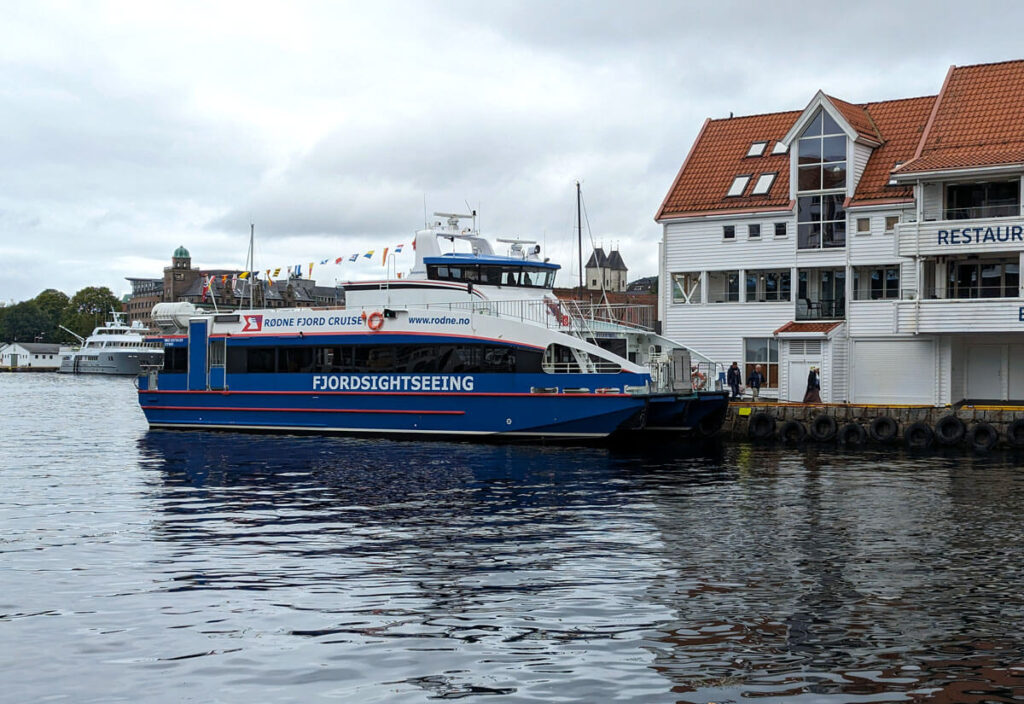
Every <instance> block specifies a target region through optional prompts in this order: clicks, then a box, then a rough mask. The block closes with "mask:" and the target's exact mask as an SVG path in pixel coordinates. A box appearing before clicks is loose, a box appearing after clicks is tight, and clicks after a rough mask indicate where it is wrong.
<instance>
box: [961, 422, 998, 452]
mask: <svg viewBox="0 0 1024 704" xmlns="http://www.w3.org/2000/svg"><path fill="white" fill-rule="evenodd" d="M997 442H999V431H998V430H996V429H995V427H993V426H992V425H991V424H989V423H975V424H974V425H972V426H971V429H970V430H968V431H967V444H968V445H970V446H971V449H972V450H974V451H975V452H988V451H989V450H991V449H992V448H993V447H995V446H996V443H997Z"/></svg>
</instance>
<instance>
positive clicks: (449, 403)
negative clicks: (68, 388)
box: [139, 213, 727, 438]
mask: <svg viewBox="0 0 1024 704" xmlns="http://www.w3.org/2000/svg"><path fill="white" fill-rule="evenodd" d="M437 215H439V216H440V217H442V218H444V219H443V220H441V221H438V222H436V223H434V224H433V225H432V226H431V227H428V228H426V229H424V230H421V231H419V232H417V233H416V238H415V249H416V261H415V264H414V266H413V268H412V270H411V271H410V272H409V273H408V275H407V276H398V275H396V276H390V277H386V278H385V279H383V280H379V281H359V282H350V283H347V284H345V285H344V288H345V301H346V304H345V306H344V307H343V308H320V309H317V308H303V309H294V310H282V309H268V310H238V311H235V312H231V313H220V312H201V311H198V310H195V309H194V308H192V307H191V306H190V305H189V304H181V303H178V304H160V305H158V306H156V307H155V308H154V311H153V319H154V322H155V323H156V324H157V325H158V326H159V327H160V328H161V330H162V332H163V335H162V336H161V338H162V341H163V343H164V345H165V350H166V351H165V361H164V365H163V369H162V370H160V371H153V372H152V373H150V374H147V375H145V376H143V377H141V378H140V380H139V400H140V404H141V406H142V408H143V410H144V411H145V413H146V417H147V419H148V421H149V423H150V425H151V426H153V427H177V428H220V429H255V430H276V431H307V432H344V433H382V434H430V435H448V436H508V437H533V438H600V437H606V436H608V435H611V434H613V433H618V432H627V431H632V430H640V429H653V428H670V429H675V430H694V429H699V430H700V431H702V432H704V433H712V432H714V431H716V430H717V429H718V427H719V426H720V425H721V422H722V419H723V418H724V412H725V406H726V403H727V400H726V397H725V394H724V393H722V392H713V391H699V390H695V389H694V388H693V385H692V376H691V368H692V367H691V361H692V360H691V356H690V353H689V350H686V349H685V348H682V347H680V346H674V347H672V348H671V349H669V348H667V347H666V346H658V348H657V349H655V345H653V344H651V345H647V346H646V347H644V350H643V355H642V358H639V357H637V355H635V354H634V355H633V357H634V358H633V359H630V358H629V356H628V355H622V354H618V353H617V352H616V351H614V350H612V349H610V348H609V346H608V345H602V344H600V341H601V339H602V338H601V337H599V336H598V334H597V331H596V330H594V324H595V323H596V322H597V321H596V320H592V319H588V318H587V317H586V316H584V315H582V311H581V309H580V308H579V307H578V306H576V305H574V304H571V303H567V302H563V301H560V300H559V299H558V298H556V297H555V296H554V293H553V287H554V280H555V275H556V273H557V271H558V269H559V266H558V265H557V264H553V263H551V262H549V261H547V260H545V259H542V258H541V256H540V247H539V246H538V245H537V244H536V243H535V242H530V241H525V240H519V239H516V240H503V241H499V244H502V245H506V246H507V248H508V252H507V253H506V254H498V253H496V252H495V251H494V249H493V248H492V245H491V243H490V242H489V241H488V240H486V239H484V238H482V237H481V236H480V235H479V233H478V232H477V231H476V228H475V227H462V226H461V224H460V220H464V219H467V218H470V217H472V216H461V215H458V214H450V213H442V214H437ZM623 330H626V331H630V333H631V334H633V335H634V336H635V337H636V338H637V339H640V338H641V337H642V336H643V335H648V336H649V335H653V333H652V332H651V331H647V330H643V329H641V328H639V327H638V328H636V329H631V328H629V327H628V326H624V325H620V326H619V328H618V329H617V332H616V334H618V335H623V334H625V333H623ZM606 332H607V331H605V333H606ZM640 346H644V345H643V343H634V347H635V348H636V349H639V347H640Z"/></svg>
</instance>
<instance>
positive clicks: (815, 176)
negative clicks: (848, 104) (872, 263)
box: [797, 110, 847, 249]
mask: <svg viewBox="0 0 1024 704" xmlns="http://www.w3.org/2000/svg"><path fill="white" fill-rule="evenodd" d="M846 141H847V138H846V135H845V133H844V132H843V131H842V129H840V127H839V125H838V124H837V123H836V121H835V120H833V119H832V117H831V116H830V115H829V114H828V113H827V112H825V111H824V110H819V111H818V114H817V115H815V117H814V119H813V120H812V121H811V124H810V125H808V127H807V129H805V130H804V132H803V134H802V135H800V141H799V142H798V143H797V191H798V192H800V193H803V194H808V193H809V192H812V191H819V192H820V191H838V192H833V193H818V194H814V195H800V196H798V197H797V237H798V239H797V248H798V249H819V248H826V247H845V246H846V211H845V209H844V208H843V202H844V201H845V199H846V198H845V196H846Z"/></svg>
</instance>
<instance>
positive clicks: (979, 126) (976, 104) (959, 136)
mask: <svg viewBox="0 0 1024 704" xmlns="http://www.w3.org/2000/svg"><path fill="white" fill-rule="evenodd" d="M1022 94H1024V61H1004V62H1002V63H996V64H979V65H976V66H959V67H953V68H951V69H950V71H949V74H948V75H947V77H946V83H945V85H943V87H942V92H941V93H940V94H939V97H938V99H937V101H936V104H935V108H934V111H933V115H932V118H931V121H930V124H929V125H928V129H927V131H926V133H925V134H924V136H923V138H922V139H921V141H920V144H919V145H918V152H917V155H916V158H915V159H913V160H912V161H909V162H908V163H907V164H905V165H903V166H902V167H900V169H899V173H915V172H921V171H937V170H945V169H962V168H971V167H974V166H996V165H1000V164H1021V163H1024V100H1021V95H1022Z"/></svg>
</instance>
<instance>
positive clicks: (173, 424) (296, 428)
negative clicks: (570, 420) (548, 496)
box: [149, 421, 610, 438]
mask: <svg viewBox="0 0 1024 704" xmlns="http://www.w3.org/2000/svg"><path fill="white" fill-rule="evenodd" d="M149 425H150V427H151V428H195V429H197V430H211V429H213V430H236V431H237V430H248V429H251V430H282V431H290V432H302V433H310V432H316V433H374V434H388V435H396V434H397V435H402V434H418V435H473V436H485V435H497V436H501V437H506V436H515V437H531V438H545V437H546V438H556V437H557V438H605V437H608V435H610V433H558V432H550V433H549V432H544V431H538V432H501V431H491V430H415V429H395V428H328V427H311V426H308V425H258V424H256V425H242V424H238V425H230V424H229V425H225V424H214V423H192V422H189V421H181V422H178V421H159V422H151V423H150V424H149Z"/></svg>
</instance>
